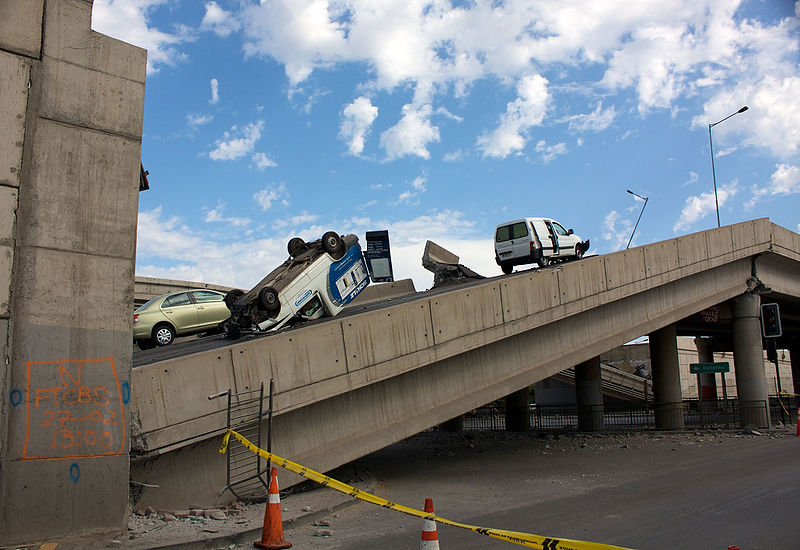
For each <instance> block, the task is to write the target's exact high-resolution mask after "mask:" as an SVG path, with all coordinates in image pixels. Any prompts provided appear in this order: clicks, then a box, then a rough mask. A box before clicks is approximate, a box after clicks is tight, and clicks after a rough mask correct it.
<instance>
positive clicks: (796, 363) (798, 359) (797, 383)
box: [789, 340, 800, 403]
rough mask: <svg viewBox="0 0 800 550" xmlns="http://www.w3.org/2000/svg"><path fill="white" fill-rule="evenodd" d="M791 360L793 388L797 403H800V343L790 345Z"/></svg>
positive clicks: (794, 342) (793, 342) (795, 342)
mask: <svg viewBox="0 0 800 550" xmlns="http://www.w3.org/2000/svg"><path fill="white" fill-rule="evenodd" d="M789 360H790V361H791V364H792V387H793V388H794V390H793V391H792V393H794V398H795V402H798V403H800V398H799V397H798V396H800V342H798V341H796V340H795V341H792V343H791V344H789Z"/></svg>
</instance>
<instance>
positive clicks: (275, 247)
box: [136, 207, 500, 290]
mask: <svg viewBox="0 0 800 550" xmlns="http://www.w3.org/2000/svg"><path fill="white" fill-rule="evenodd" d="M378 227H379V228H382V229H387V230H388V231H389V239H390V247H391V252H392V264H393V268H394V274H395V279H397V280H399V279H408V278H410V279H412V280H413V281H414V286H415V287H416V289H417V290H426V289H428V288H430V287H431V286H432V285H433V274H432V273H431V272H429V271H427V270H425V269H424V268H423V267H422V253H423V250H424V248H425V243H426V241H427V240H429V239H430V240H432V241H434V242H436V243H437V244H439V245H440V246H444V247H445V248H447V249H448V250H450V251H451V252H453V253H454V254H456V255H458V256H459V258H460V260H459V261H460V262H461V263H462V264H464V265H466V266H467V267H469V268H471V269H473V270H474V271H476V272H478V273H480V274H481V275H485V276H494V275H499V274H500V268H499V267H498V266H497V264H495V262H494V251H493V244H492V238H491V236H483V235H481V234H479V233H476V224H475V222H474V221H473V220H471V219H470V218H468V217H467V216H466V215H465V214H464V213H462V212H459V211H451V210H447V211H442V212H432V213H429V214H425V215H421V216H416V217H414V218H411V219H405V220H399V221H395V222H391V223H390V222H387V221H385V220H374V219H371V218H365V217H353V218H350V219H349V220H345V221H342V222H340V224H339V227H338V228H334V229H336V230H337V231H340V232H342V233H349V232H352V233H355V234H356V235H359V237H360V238H363V236H364V233H365V232H366V231H371V230H374V229H375V228H378ZM330 229H331V227H323V226H321V225H319V224H318V216H316V215H314V214H309V213H307V212H304V213H302V214H301V215H299V216H295V217H293V218H288V219H285V220H279V221H277V222H275V224H274V225H273V230H274V237H270V238H257V239H254V238H251V237H248V236H246V235H236V234H234V233H233V232H231V231H228V232H225V235H226V236H229V239H230V240H229V242H227V241H224V240H220V237H219V235H218V234H216V233H213V232H209V228H208V227H207V226H200V227H189V226H188V225H187V224H186V223H185V222H184V221H183V220H181V219H179V218H175V217H169V216H167V215H165V214H164V212H163V208H162V207H158V208H155V209H153V210H150V211H143V212H140V213H139V233H138V245H137V247H138V248H137V251H138V253H139V258H145V260H144V261H141V260H140V261H139V262H138V263H137V266H136V273H137V275H142V276H150V277H165V278H167V277H168V278H173V279H179V280H190V281H202V282H208V283H216V284H221V285H227V286H233V287H238V288H243V289H250V288H252V286H253V285H255V284H256V283H257V282H258V281H260V280H261V279H262V278H263V277H264V274H265V273H266V272H268V271H269V270H271V269H272V268H273V267H276V266H278V265H280V264H281V263H282V262H283V261H285V260H286V256H287V252H286V243H287V242H288V241H289V239H290V238H292V237H295V236H299V237H301V238H303V239H305V240H307V241H308V240H313V239H318V238H319V237H320V236H321V235H322V234H323V233H324V232H325V231H328V230H330ZM456 235H457V236H456ZM363 244H364V243H363V241H362V245H363Z"/></svg>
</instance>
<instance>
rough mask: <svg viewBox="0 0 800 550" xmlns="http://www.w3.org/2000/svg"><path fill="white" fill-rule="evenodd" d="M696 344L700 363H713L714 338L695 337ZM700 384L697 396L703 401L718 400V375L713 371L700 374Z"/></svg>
mask: <svg viewBox="0 0 800 550" xmlns="http://www.w3.org/2000/svg"><path fill="white" fill-rule="evenodd" d="M694 345H695V346H696V347H697V362H698V363H713V362H714V347H713V346H714V340H712V339H711V338H700V337H697V338H695V339H694ZM699 381H700V385H699V387H698V388H697V398H698V399H699V400H701V401H716V400H717V375H716V374H715V373H713V372H706V373H703V374H701V375H700V376H699Z"/></svg>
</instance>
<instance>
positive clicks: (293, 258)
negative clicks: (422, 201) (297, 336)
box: [225, 231, 369, 338]
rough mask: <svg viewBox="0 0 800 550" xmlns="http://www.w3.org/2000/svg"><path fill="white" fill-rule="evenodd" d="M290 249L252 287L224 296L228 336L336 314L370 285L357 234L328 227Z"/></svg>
mask: <svg viewBox="0 0 800 550" xmlns="http://www.w3.org/2000/svg"><path fill="white" fill-rule="evenodd" d="M288 251H289V259H288V260H286V261H285V262H284V263H283V264H281V265H280V266H278V267H277V268H275V269H274V270H273V271H272V272H271V273H270V274H269V275H267V276H266V277H264V278H263V279H262V280H261V282H259V283H258V284H257V285H256V286H255V287H253V288H252V289H251V290H250V291H248V292H245V291H243V290H238V289H237V290H231V291H229V292H228V294H227V295H226V296H225V304H226V305H227V306H228V309H230V311H231V316H230V319H228V321H227V322H226V325H225V331H226V333H227V335H228V337H230V338H238V337H239V336H240V335H241V333H243V332H262V331H269V330H277V329H279V328H281V327H284V326H287V325H291V324H295V323H297V322H302V321H307V320H311V319H317V318H319V317H323V316H325V315H328V316H334V315H336V314H338V313H339V312H340V311H342V309H343V308H344V307H345V306H346V305H347V304H349V303H350V302H352V301H353V300H354V299H355V297H356V296H358V295H359V294H360V293H361V291H362V290H364V289H365V288H366V287H367V285H368V284H369V274H368V273H367V266H366V264H365V263H364V256H363V254H362V252H361V247H360V246H359V244H358V237H357V236H355V235H344V236H339V235H338V234H337V233H335V232H333V231H329V232H328V233H325V235H323V236H322V238H321V239H319V240H316V241H312V242H308V243H306V242H304V241H303V240H302V239H300V238H299V237H295V238H293V239H291V240H290V241H289V244H288Z"/></svg>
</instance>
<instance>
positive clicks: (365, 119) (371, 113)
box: [339, 96, 378, 156]
mask: <svg viewBox="0 0 800 550" xmlns="http://www.w3.org/2000/svg"><path fill="white" fill-rule="evenodd" d="M377 117H378V108H377V107H375V106H374V105H373V104H372V102H371V101H370V100H369V98H368V97H364V96H361V97H358V98H356V99H355V100H354V101H353V102H352V103H351V104H349V105H348V106H347V107H345V108H344V110H343V111H342V123H341V126H340V127H339V137H340V138H341V139H343V140H344V141H345V142H346V143H347V149H348V151H349V152H350V154H351V155H354V156H358V155H360V154H361V153H362V152H363V151H364V138H366V136H367V135H369V131H370V127H371V126H372V123H373V122H374V121H375V119H376V118H377Z"/></svg>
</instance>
